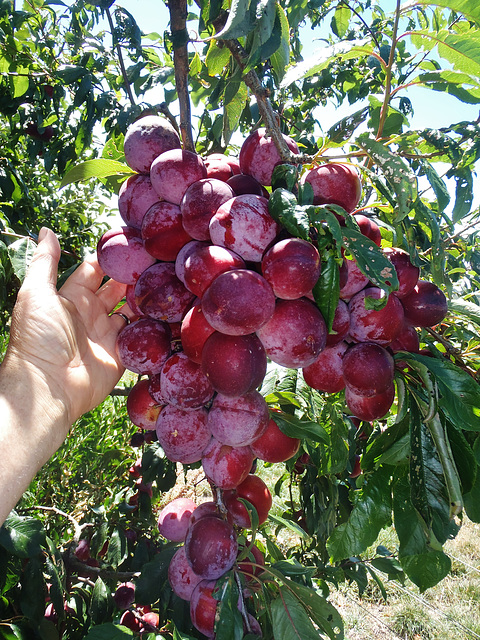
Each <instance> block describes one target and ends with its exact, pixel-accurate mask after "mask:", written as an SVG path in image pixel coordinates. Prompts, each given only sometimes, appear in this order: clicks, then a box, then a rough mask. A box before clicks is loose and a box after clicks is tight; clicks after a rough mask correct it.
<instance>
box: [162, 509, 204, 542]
mask: <svg viewBox="0 0 480 640" xmlns="http://www.w3.org/2000/svg"><path fill="white" fill-rule="evenodd" d="M196 508H197V505H196V504H195V502H194V501H193V500H190V498H175V500H172V501H171V502H169V503H168V504H167V505H166V506H165V507H163V509H162V510H161V511H160V513H159V515H158V520H157V526H158V530H159V532H160V535H162V536H163V537H164V538H166V539H167V540H171V541H172V542H183V540H185V536H186V535H187V529H188V527H189V526H190V517H191V515H192V513H193V512H194V511H195V509H196Z"/></svg>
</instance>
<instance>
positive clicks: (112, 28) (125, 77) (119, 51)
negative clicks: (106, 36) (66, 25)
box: [105, 8, 135, 107]
mask: <svg viewBox="0 0 480 640" xmlns="http://www.w3.org/2000/svg"><path fill="white" fill-rule="evenodd" d="M105 13H106V15H107V20H108V24H109V26H110V31H111V33H112V40H113V42H114V47H115V49H116V51H117V56H118V63H119V64H120V70H121V72H122V78H123V84H124V85H125V90H126V92H127V94H128V99H129V100H130V103H131V105H132V107H134V106H135V98H134V97H133V92H132V87H131V86H130V82H129V80H128V75H127V70H126V68H125V62H124V60H123V54H122V48H121V46H120V45H119V44H118V43H117V44H115V34H114V32H115V25H114V24H113V19H112V14H111V13H110V9H108V8H106V9H105Z"/></svg>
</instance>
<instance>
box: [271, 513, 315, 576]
mask: <svg viewBox="0 0 480 640" xmlns="http://www.w3.org/2000/svg"><path fill="white" fill-rule="evenodd" d="M268 518H269V520H270V521H271V522H275V523H276V524H279V525H281V526H282V528H285V529H289V530H290V531H291V532H292V533H293V534H295V535H296V536H299V537H300V538H302V539H303V540H308V539H309V538H310V536H309V535H308V533H307V532H306V531H305V530H304V529H302V527H300V526H299V525H298V524H297V523H296V522H292V521H291V520H287V519H286V518H282V517H280V516H276V515H275V514H273V513H270V514H269V516H268ZM285 562H286V561H285ZM278 564H279V563H277V564H276V565H274V566H275V567H276V568H277V569H278V570H279V571H282V567H281V566H277V565H278ZM302 571H303V574H301V575H304V574H305V568H304V567H302ZM282 573H284V571H282Z"/></svg>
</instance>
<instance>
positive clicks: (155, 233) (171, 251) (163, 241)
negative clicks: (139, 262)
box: [142, 202, 192, 262]
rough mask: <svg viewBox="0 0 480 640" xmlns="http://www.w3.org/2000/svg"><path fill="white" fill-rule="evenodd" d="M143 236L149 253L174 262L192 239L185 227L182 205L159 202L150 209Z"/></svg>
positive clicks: (144, 221)
mask: <svg viewBox="0 0 480 640" xmlns="http://www.w3.org/2000/svg"><path fill="white" fill-rule="evenodd" d="M142 238H143V244H144V246H145V249H146V250H147V251H148V253H149V254H150V255H151V256H153V257H154V258H157V260H164V261H165V262H174V261H175V260H176V258H177V254H178V252H179V251H180V249H181V248H182V247H183V246H185V245H186V244H187V242H191V240H192V238H191V237H190V236H189V235H188V233H187V232H186V231H185V229H184V228H183V225H182V214H181V213H180V207H179V206H177V205H176V204H172V203H171V202H157V203H156V204H154V205H153V206H151V207H150V209H148V211H147V212H146V214H145V216H144V218H143V222H142Z"/></svg>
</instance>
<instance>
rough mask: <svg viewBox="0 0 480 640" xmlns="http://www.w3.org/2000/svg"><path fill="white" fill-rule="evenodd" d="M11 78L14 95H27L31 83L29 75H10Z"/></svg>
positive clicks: (18, 96) (15, 96)
mask: <svg viewBox="0 0 480 640" xmlns="http://www.w3.org/2000/svg"><path fill="white" fill-rule="evenodd" d="M10 78H11V81H12V83H13V97H14V98H20V97H21V96H23V95H25V94H26V93H27V91H28V87H29V84H30V79H29V77H28V75H26V76H23V75H21V76H10Z"/></svg>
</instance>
